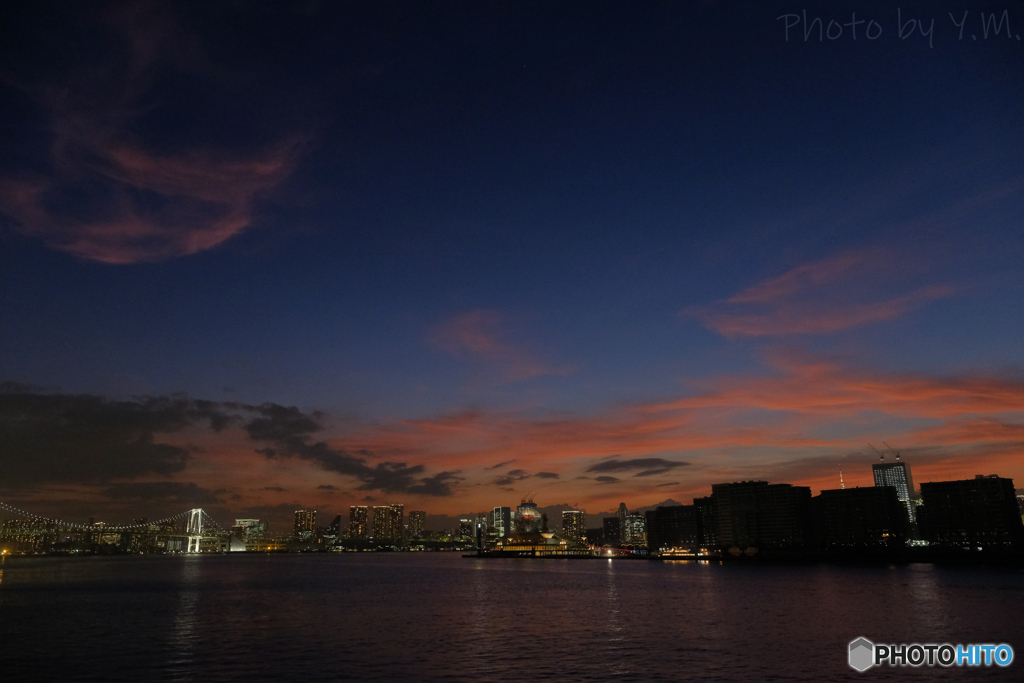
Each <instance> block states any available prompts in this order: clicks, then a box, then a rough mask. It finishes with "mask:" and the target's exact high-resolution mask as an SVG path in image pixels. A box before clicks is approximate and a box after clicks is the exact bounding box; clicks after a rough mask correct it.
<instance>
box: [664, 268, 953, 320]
mask: <svg viewBox="0 0 1024 683" xmlns="http://www.w3.org/2000/svg"><path fill="white" fill-rule="evenodd" d="M895 260H896V259H895V257H894V256H893V255H892V254H886V253H882V252H878V251H857V252H845V253H842V254H839V255H837V256H833V257H831V258H828V259H824V260H821V261H817V262H815V263H809V264H804V265H801V266H797V267H796V268H793V269H791V270H789V271H787V272H785V273H783V274H782V275H779V276H777V277H774V278H770V279H768V280H764V281H763V282H760V283H757V284H755V285H753V286H751V287H748V288H747V289H745V290H743V291H742V292H739V293H738V294H735V295H734V296H732V297H730V298H728V299H726V300H724V301H720V302H717V303H715V304H712V305H711V306H704V307H694V308H690V309H687V310H685V311H684V314H685V315H689V316H692V317H695V318H697V319H698V320H699V321H700V322H701V323H702V324H703V325H705V326H706V327H708V328H710V329H712V330H715V331H716V332H719V333H720V334H723V335H725V336H727V337H737V336H784V335H793V334H828V333H832V332H838V331H841V330H846V329H851V328H854V327H861V326H863V325H868V324H871V323H876V322H882V321H885V320H892V319H894V318H898V317H900V316H902V315H905V314H906V313H908V312H910V311H912V310H914V309H916V308H919V307H920V306H922V305H924V304H926V303H928V302H930V301H934V300H936V299H941V298H945V297H949V296H951V295H952V294H953V293H954V289H953V287H951V286H949V285H928V286H923V287H918V288H916V289H913V290H911V291H909V292H905V293H902V294H899V295H896V296H892V295H887V294H886V293H885V290H887V289H889V288H890V287H892V286H898V284H899V283H898V282H896V278H894V277H893V276H892V273H894V272H897V268H898V264H897V263H896V262H895Z"/></svg>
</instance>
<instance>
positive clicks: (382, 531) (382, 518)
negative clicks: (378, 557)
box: [372, 505, 391, 540]
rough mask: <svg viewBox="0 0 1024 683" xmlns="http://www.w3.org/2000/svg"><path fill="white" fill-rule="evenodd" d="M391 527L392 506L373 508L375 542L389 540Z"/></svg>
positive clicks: (375, 506) (373, 535)
mask: <svg viewBox="0 0 1024 683" xmlns="http://www.w3.org/2000/svg"><path fill="white" fill-rule="evenodd" d="M390 527H391V506H390V505H374V506H373V534H372V537H373V539H374V540H381V539H387V538H389V537H388V530H389V529H390Z"/></svg>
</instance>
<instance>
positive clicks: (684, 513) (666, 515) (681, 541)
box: [646, 505, 703, 552]
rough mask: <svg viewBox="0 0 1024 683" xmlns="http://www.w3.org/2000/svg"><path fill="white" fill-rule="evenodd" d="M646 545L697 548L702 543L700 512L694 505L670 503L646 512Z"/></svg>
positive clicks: (649, 546) (652, 547)
mask: <svg viewBox="0 0 1024 683" xmlns="http://www.w3.org/2000/svg"><path fill="white" fill-rule="evenodd" d="M646 518H647V547H648V548H649V549H650V550H651V552H657V551H659V550H661V549H662V548H689V549H698V548H700V547H701V545H702V541H703V534H702V533H701V524H700V513H699V511H698V509H697V507H696V506H694V505H672V506H663V507H658V508H655V509H654V510H648V511H647V512H646Z"/></svg>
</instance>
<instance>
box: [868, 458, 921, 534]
mask: <svg viewBox="0 0 1024 683" xmlns="http://www.w3.org/2000/svg"><path fill="white" fill-rule="evenodd" d="M871 473H872V474H873V475H874V478H875V486H892V487H893V488H895V489H896V497H897V498H899V499H900V502H901V503H903V506H904V508H906V511H907V519H908V520H909V521H910V522H911V523H913V522H914V521H915V514H914V504H913V503H912V502H911V499H912V498H913V497H914V478H913V477H912V476H911V475H910V467H909V466H908V465H907V463H905V462H900V460H899V456H898V455H897V456H896V462H884V461H883V462H876V463H875V464H874V465H872V466H871Z"/></svg>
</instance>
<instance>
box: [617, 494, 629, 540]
mask: <svg viewBox="0 0 1024 683" xmlns="http://www.w3.org/2000/svg"><path fill="white" fill-rule="evenodd" d="M615 516H616V517H618V518H619V541H620V542H621V543H629V526H628V523H627V520H626V518H627V517H629V510H628V509H626V504H625V503H619V511H618V513H616V515H615Z"/></svg>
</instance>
